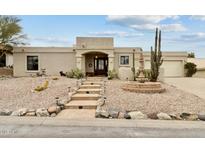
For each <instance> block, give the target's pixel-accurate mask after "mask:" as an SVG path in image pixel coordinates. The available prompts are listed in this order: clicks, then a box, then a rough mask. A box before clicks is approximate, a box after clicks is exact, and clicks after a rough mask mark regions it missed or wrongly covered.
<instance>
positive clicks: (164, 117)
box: [157, 112, 172, 120]
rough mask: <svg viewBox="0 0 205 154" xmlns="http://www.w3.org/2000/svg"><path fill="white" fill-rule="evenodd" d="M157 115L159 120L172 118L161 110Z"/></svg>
mask: <svg viewBox="0 0 205 154" xmlns="http://www.w3.org/2000/svg"><path fill="white" fill-rule="evenodd" d="M157 117H158V119H160V120H172V118H171V117H170V116H169V115H168V114H167V113H163V112H160V113H158V114H157Z"/></svg>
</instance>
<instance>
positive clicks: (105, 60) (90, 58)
mask: <svg viewBox="0 0 205 154" xmlns="http://www.w3.org/2000/svg"><path fill="white" fill-rule="evenodd" d="M76 66H77V68H78V69H80V70H82V71H83V72H84V73H85V74H86V76H107V75H108V71H109V70H113V69H114V54H113V51H110V52H108V51H99V50H97V51H84V52H82V51H79V52H77V53H76Z"/></svg>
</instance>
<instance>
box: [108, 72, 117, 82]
mask: <svg viewBox="0 0 205 154" xmlns="http://www.w3.org/2000/svg"><path fill="white" fill-rule="evenodd" d="M114 78H117V72H116V71H115V70H112V71H111V70H109V71H108V80H112V79H114Z"/></svg>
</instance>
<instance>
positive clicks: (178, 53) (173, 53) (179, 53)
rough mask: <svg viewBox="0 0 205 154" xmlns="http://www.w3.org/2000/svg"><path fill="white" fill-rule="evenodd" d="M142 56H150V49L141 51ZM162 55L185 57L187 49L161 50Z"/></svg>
mask: <svg viewBox="0 0 205 154" xmlns="http://www.w3.org/2000/svg"><path fill="white" fill-rule="evenodd" d="M143 54H144V56H150V54H151V52H150V51H143ZM162 56H166V57H169V56H171V57H172V56H176V57H187V56H188V52H187V51H162Z"/></svg>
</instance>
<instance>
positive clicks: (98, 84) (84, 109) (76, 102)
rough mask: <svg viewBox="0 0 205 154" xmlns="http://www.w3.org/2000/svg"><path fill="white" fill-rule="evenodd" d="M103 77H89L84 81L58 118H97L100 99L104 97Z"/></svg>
mask: <svg viewBox="0 0 205 154" xmlns="http://www.w3.org/2000/svg"><path fill="white" fill-rule="evenodd" d="M103 80H104V78H103V77H88V78H87V80H86V81H83V82H82V85H80V87H79V89H78V90H77V93H76V94H74V95H73V96H72V97H71V101H70V102H69V103H68V104H66V105H65V110H62V111H61V112H60V113H59V114H58V115H57V116H56V118H61V119H95V112H96V108H97V105H98V99H100V98H101V97H102V90H103V89H102V88H103V84H104V81H103Z"/></svg>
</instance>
